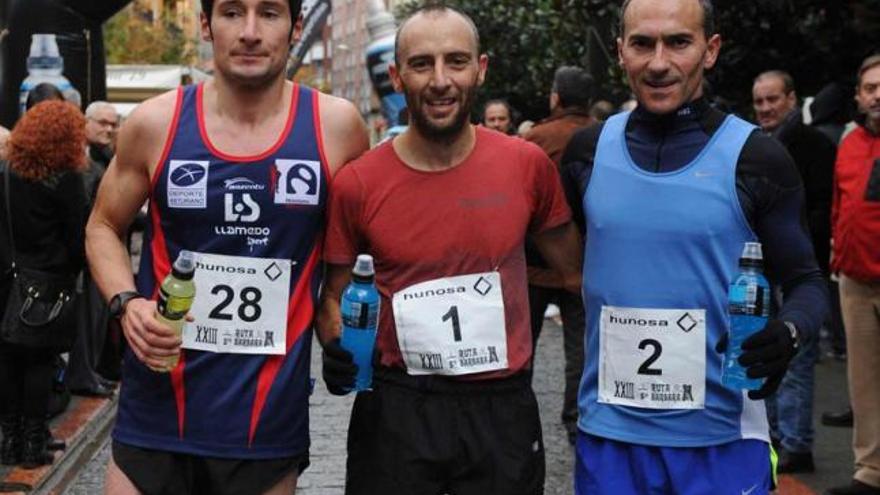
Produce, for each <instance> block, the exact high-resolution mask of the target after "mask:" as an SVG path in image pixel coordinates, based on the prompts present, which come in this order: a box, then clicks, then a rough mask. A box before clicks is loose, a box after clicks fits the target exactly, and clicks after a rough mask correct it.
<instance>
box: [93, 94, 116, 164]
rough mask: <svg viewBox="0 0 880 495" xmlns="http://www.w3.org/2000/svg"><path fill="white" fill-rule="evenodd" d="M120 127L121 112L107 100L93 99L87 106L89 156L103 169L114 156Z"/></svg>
mask: <svg viewBox="0 0 880 495" xmlns="http://www.w3.org/2000/svg"><path fill="white" fill-rule="evenodd" d="M118 129H119V114H117V113H116V108H114V107H113V105H111V104H109V103H107V102H106V101H93V102H92V103H90V104H89V106H88V107H87V108H86V140H87V141H88V151H89V158H91V159H92V162H93V163H95V164H97V165H100V166H101V174H103V170H106V169H107V165H110V159H111V158H113V153H114V150H113V142H114V140H115V136H116V131H117V130H118Z"/></svg>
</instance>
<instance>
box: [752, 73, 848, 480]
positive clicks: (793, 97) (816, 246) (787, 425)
mask: <svg viewBox="0 0 880 495" xmlns="http://www.w3.org/2000/svg"><path fill="white" fill-rule="evenodd" d="M752 102H753V104H754V108H755V115H756V116H757V119H758V123H759V124H760V125H761V128H762V129H763V130H764V132H766V133H768V134H770V135H772V136H773V137H775V138H776V139H778V140H779V141H781V142H782V144H784V145H785V148H786V149H787V150H788V153H789V154H790V155H791V157H792V158H793V159H794V163H795V165H796V166H797V168H798V172H799V173H800V176H801V180H802V181H803V184H804V192H805V202H804V204H805V206H806V220H807V225H808V227H809V231H810V237H811V240H812V243H813V250H814V251H815V253H816V260H817V261H818V263H819V267H820V268H821V269H822V272H823V274H825V276H826V277H827V276H828V259H829V254H830V252H829V251H830V241H829V239H830V238H831V186H832V182H833V176H834V155H835V151H836V150H835V145H834V144H833V143H832V142H831V141H830V140H829V139H828V138H827V137H825V135H824V134H822V133H821V132H819V131H817V130H816V129H813V128H812V127H808V126H807V125H805V124H804V123H803V119H802V116H801V112H800V110H799V109H798V107H797V94H796V93H795V90H794V81H793V80H792V78H791V76H790V75H789V74H788V73H786V72H783V71H778V70H774V71H768V72H764V73H761V74H760V75H759V76H758V77H757V78H755V82H754V85H753V87H752ZM801 345H802V347H801V350H800V352H799V353H798V354H797V356H795V358H794V360H792V363H791V366H790V367H789V369H788V373H787V374H786V376H785V379H784V380H783V381H782V385H781V386H780V387H779V392H778V393H777V395H776V397H774V398H771V399H770V400H768V401H767V406H768V408H767V410H768V414H769V416H770V424H771V428H772V432H773V435H774V436H775V437H776V439H777V440H778V441H779V444H780V445H781V446H782V453H781V459H780V463H779V471H780V472H811V471H813V470H814V469H815V468H814V466H813V454H812V448H813V424H812V417H813V382H814V378H815V373H814V367H815V364H816V359H817V357H818V352H819V346H818V339H817V338H805V339H804V340H803V342H802V343H801Z"/></svg>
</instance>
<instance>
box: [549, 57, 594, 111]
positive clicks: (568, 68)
mask: <svg viewBox="0 0 880 495" xmlns="http://www.w3.org/2000/svg"><path fill="white" fill-rule="evenodd" d="M553 92H554V93H556V94H557V95H559V105H560V106H561V107H562V108H568V107H582V108H589V107H590V100H592V99H593V76H591V75H590V74H589V73H588V72H587V71H585V70H584V69H582V68H580V67H575V66H572V65H563V66H562V67H560V68H558V69H556V74H554V75H553Z"/></svg>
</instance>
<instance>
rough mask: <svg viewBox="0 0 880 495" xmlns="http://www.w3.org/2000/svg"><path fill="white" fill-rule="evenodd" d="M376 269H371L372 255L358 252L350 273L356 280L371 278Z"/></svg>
mask: <svg viewBox="0 0 880 495" xmlns="http://www.w3.org/2000/svg"><path fill="white" fill-rule="evenodd" d="M375 273H376V271H375V270H374V269H373V257H372V256H370V255H369V254H359V255H358V257H357V261H356V262H355V264H354V269H353V270H352V271H351V274H352V275H353V276H354V278H355V279H356V280H372V279H373V276H374V275H375Z"/></svg>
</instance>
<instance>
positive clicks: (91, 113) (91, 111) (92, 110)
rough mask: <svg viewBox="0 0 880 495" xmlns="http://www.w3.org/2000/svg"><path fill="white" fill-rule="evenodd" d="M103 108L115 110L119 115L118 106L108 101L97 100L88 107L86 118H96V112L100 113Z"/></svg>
mask: <svg viewBox="0 0 880 495" xmlns="http://www.w3.org/2000/svg"><path fill="white" fill-rule="evenodd" d="M102 108H110V109H111V110H113V113H115V114H117V115H118V112H117V111H116V107H114V106H113V105H111V104H109V103H107V102H106V101H102V100H96V101H93V102H91V103H89V106H87V107H86V118H87V119H93V118H95V114H96V113H98V112H99V111H100V110H101V109H102Z"/></svg>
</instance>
